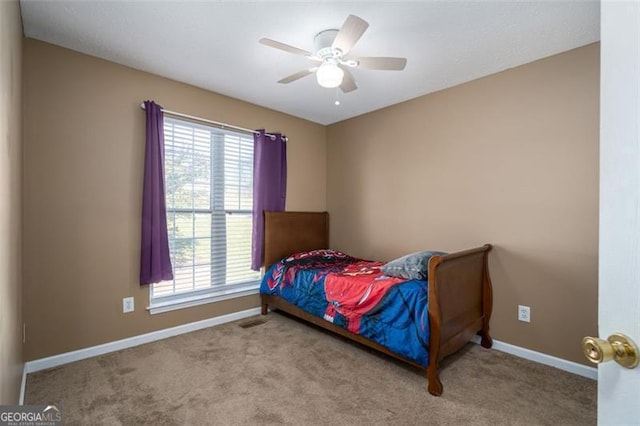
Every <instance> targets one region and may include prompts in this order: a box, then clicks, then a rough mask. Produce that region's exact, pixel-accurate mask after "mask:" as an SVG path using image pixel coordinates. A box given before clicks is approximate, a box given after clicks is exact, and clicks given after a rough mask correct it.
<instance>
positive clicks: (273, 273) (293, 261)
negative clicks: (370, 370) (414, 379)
mask: <svg viewBox="0 0 640 426" xmlns="http://www.w3.org/2000/svg"><path fill="white" fill-rule="evenodd" d="M380 266H382V263H380V262H369V261H364V260H361V259H357V258H353V257H350V256H347V255H345V254H344V253H340V252H337V251H334V250H314V251H311V252H304V253H298V254H295V255H292V256H290V257H289V258H286V259H283V260H281V261H280V262H278V263H276V264H274V265H273V266H271V268H269V270H268V271H267V273H266V274H265V276H264V278H263V280H262V283H261V285H260V292H261V293H264V294H272V295H278V296H280V297H282V298H283V299H284V300H286V301H287V302H289V303H291V304H293V305H295V306H297V307H299V308H301V309H303V310H304V311H306V312H309V313H311V314H313V315H316V316H318V317H320V318H324V319H325V320H326V321H329V322H332V323H333V324H336V325H338V326H340V327H343V328H346V329H348V330H350V331H352V332H354V333H356V334H360V335H362V336H364V337H366V338H368V339H370V340H373V341H374V342H377V343H379V344H381V345H382V346H384V347H386V348H388V349H389V350H391V351H393V352H395V353H397V354H399V355H401V356H403V357H404V358H407V359H410V360H412V361H414V362H416V363H418V364H420V365H422V366H425V367H426V366H427V364H428V358H429V349H428V343H429V316H428V309H427V294H428V292H427V282H426V281H418V280H410V281H406V280H403V279H400V278H392V277H388V276H385V275H384V274H383V273H382V271H381V270H380Z"/></svg>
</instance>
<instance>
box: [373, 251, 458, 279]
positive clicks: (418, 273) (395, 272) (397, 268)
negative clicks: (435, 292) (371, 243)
mask: <svg viewBox="0 0 640 426" xmlns="http://www.w3.org/2000/svg"><path fill="white" fill-rule="evenodd" d="M438 254H439V255H444V254H447V253H445V252H443V251H430V250H425V251H419V252H416V253H411V254H408V255H406V256H402V257H399V258H397V259H395V260H392V261H391V262H389V263H387V264H385V265H383V266H382V267H381V268H380V269H381V270H382V272H384V273H385V274H386V275H388V276H390V277H396V278H404V279H406V280H426V279H427V274H428V272H429V259H431V256H435V255H438Z"/></svg>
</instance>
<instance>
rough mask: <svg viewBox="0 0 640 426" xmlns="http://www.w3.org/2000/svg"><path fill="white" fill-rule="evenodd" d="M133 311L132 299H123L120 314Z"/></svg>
mask: <svg viewBox="0 0 640 426" xmlns="http://www.w3.org/2000/svg"><path fill="white" fill-rule="evenodd" d="M134 310H135V305H134V304H133V297H125V298H124V299H122V312H124V313H125V314H126V313H127V312H133V311H134Z"/></svg>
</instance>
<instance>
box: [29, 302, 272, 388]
mask: <svg viewBox="0 0 640 426" xmlns="http://www.w3.org/2000/svg"><path fill="white" fill-rule="evenodd" d="M259 314H260V308H252V309H247V310H245V311H240V312H234V313H232V314H227V315H221V316H218V317H213V318H209V319H206V320H202V321H196V322H191V323H189V324H183V325H178V326H176V327H171V328H165V329H164V330H158V331H153V332H151V333H147V334H141V335H139V336H133V337H128V338H126V339H122V340H116V341H115V342H109V343H104V344H102V345H98V346H92V347H89V348H84V349H78V350H77V351H73V352H66V353H63V354H60V355H54V356H50V357H47V358H41V359H36V360H33V361H28V362H26V363H25V365H24V374H23V379H22V385H23V387H24V385H25V380H26V375H27V374H29V373H34V372H36V371H40V370H46V369H47V368H53V367H58V366H60V365H64V364H68V363H70V362H75V361H80V360H82V359H87V358H92V357H94V356H98V355H104V354H107V353H109V352H115V351H119V350H122V349H127V348H132V347H134V346H138V345H144V344H145V343H151V342H155V341H156V340H162V339H166V338H168V337H173V336H177V335H179V334H184V333H190V332H192V331H196V330H201V329H203V328H208V327H213V326H215V325H220V324H224V323H227V322H231V321H237V320H239V319H243V318H248V317H252V316H254V315H259ZM20 396H21V398H24V389H21V391H20Z"/></svg>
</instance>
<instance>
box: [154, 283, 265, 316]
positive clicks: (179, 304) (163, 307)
mask: <svg viewBox="0 0 640 426" xmlns="http://www.w3.org/2000/svg"><path fill="white" fill-rule="evenodd" d="M259 292H260V285H259V284H255V283H252V284H248V285H246V286H243V287H235V288H230V289H219V290H216V291H211V292H208V293H206V294H199V295H195V296H189V295H188V294H185V296H184V297H181V298H179V299H172V300H168V301H163V302H155V303H154V302H151V303H150V306H149V307H148V308H147V311H149V313H150V314H151V315H155V314H161V313H163V312H170V311H175V310H178V309H184V308H191V307H194V306H199V305H204V304H207V303H215V302H220V301H222V300H229V299H235V298H238V297H244V296H250V295H253V294H258V293H259Z"/></svg>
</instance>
